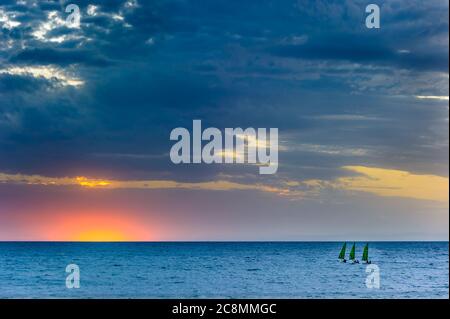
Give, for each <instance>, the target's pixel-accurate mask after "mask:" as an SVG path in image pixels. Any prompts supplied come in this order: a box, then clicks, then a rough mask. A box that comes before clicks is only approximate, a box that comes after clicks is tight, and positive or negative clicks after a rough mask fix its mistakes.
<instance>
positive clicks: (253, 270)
mask: <svg viewBox="0 0 450 319" xmlns="http://www.w3.org/2000/svg"><path fill="white" fill-rule="evenodd" d="M349 244H351V243H349ZM364 244H365V243H356V247H357V249H356V254H357V257H358V258H359V259H361V256H362V249H363V246H364ZM341 246H342V243H338V242H220V243H218V242H195V243H188V242H186V243H182V242H176V243H53V242H52V243H50V242H45V243H42V242H20V243H16V242H3V243H0V298H448V297H449V246H448V242H373V243H369V255H370V259H371V261H372V264H371V265H376V266H377V267H378V269H379V273H378V274H377V275H379V284H380V285H379V288H376V287H373V285H372V286H370V285H367V284H366V281H367V276H369V275H371V273H366V267H367V265H365V264H362V263H360V264H350V263H341V262H339V261H338V260H337V256H338V254H339V251H340V249H341ZM349 246H350V245H347V247H349ZM347 253H348V251H347ZM69 264H76V265H77V266H78V267H79V270H80V288H72V289H69V288H67V287H66V277H67V276H68V275H69V274H68V273H66V266H67V265H69ZM372 269H373V268H372ZM372 274H373V273H372Z"/></svg>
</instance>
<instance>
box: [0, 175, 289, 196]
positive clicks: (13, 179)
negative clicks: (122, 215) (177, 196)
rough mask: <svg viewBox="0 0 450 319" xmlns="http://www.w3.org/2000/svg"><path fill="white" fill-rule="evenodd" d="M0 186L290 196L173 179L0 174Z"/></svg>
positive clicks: (247, 187)
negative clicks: (254, 193) (218, 192)
mask: <svg viewBox="0 0 450 319" xmlns="http://www.w3.org/2000/svg"><path fill="white" fill-rule="evenodd" d="M0 183H6V184H22V185H23V184H25V185H41V186H82V187H86V188H101V189H188V190H206V191H232V190H256V191H262V192H268V193H276V194H280V195H287V194H289V190H288V189H282V188H277V187H272V186H269V185H262V184H244V183H235V182H231V181H225V180H215V181H207V182H197V183H186V182H177V181H173V180H107V179H93V178H87V177H84V176H77V177H47V176H41V175H24V174H6V173H0Z"/></svg>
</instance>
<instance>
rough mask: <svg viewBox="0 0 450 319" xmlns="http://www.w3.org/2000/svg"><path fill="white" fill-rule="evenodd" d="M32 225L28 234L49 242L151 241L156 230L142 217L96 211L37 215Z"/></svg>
mask: <svg viewBox="0 0 450 319" xmlns="http://www.w3.org/2000/svg"><path fill="white" fill-rule="evenodd" d="M32 224H33V225H34V227H33V229H31V231H32V232H33V233H37V235H38V237H40V238H42V240H48V241H83V242H90V241H92V242H102V241H104V242H118V241H152V240H155V236H156V228H157V227H156V226H155V225H152V224H150V222H149V221H148V220H146V219H145V217H139V216H130V215H129V214H128V215H127V214H126V213H121V214H119V213H118V212H98V211H96V212H82V213H78V212H74V213H67V212H66V213H64V214H48V213H46V214H39V216H36V218H35V219H34V222H33V223H32Z"/></svg>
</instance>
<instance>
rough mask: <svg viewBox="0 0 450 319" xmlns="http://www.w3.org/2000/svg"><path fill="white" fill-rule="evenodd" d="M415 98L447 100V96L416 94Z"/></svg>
mask: <svg viewBox="0 0 450 319" xmlns="http://www.w3.org/2000/svg"><path fill="white" fill-rule="evenodd" d="M416 98H418V99H421V100H441V101H448V96H437V95H416Z"/></svg>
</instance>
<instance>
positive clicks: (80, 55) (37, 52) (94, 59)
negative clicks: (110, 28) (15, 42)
mask: <svg viewBox="0 0 450 319" xmlns="http://www.w3.org/2000/svg"><path fill="white" fill-rule="evenodd" d="M10 62H12V63H24V62H26V63H29V64H56V65H60V66H67V65H69V64H85V65H89V66H99V67H104V66H107V65H111V64H112V61H110V60H108V59H106V58H105V57H103V56H101V55H99V54H98V53H97V52H94V51H88V50H73V49H72V50H70V49H50V48H46V49H26V50H23V51H21V52H20V53H18V54H17V55H16V56H13V57H12V58H11V59H10Z"/></svg>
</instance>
